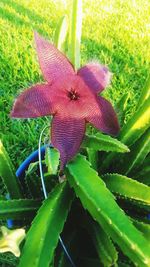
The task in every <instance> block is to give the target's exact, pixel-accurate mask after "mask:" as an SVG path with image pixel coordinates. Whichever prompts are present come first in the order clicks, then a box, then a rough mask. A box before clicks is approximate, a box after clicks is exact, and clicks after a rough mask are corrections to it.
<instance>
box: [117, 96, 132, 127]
mask: <svg viewBox="0 0 150 267" xmlns="http://www.w3.org/2000/svg"><path fill="white" fill-rule="evenodd" d="M129 98H130V92H129V93H126V94H124V95H123V96H122V97H121V98H120V100H119V102H118V103H117V104H116V106H115V110H116V112H117V115H118V118H119V122H120V125H121V126H122V125H123V124H124V120H125V113H126V109H127V105H128V100H129Z"/></svg>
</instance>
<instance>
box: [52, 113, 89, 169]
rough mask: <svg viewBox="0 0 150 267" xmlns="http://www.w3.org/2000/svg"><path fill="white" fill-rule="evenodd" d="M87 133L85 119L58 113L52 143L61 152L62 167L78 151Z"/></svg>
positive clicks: (54, 121) (55, 117) (53, 128)
mask: <svg viewBox="0 0 150 267" xmlns="http://www.w3.org/2000/svg"><path fill="white" fill-rule="evenodd" d="M84 133H85V120H83V119H77V118H73V117H72V118H71V117H70V118H69V117H64V116H63V115H60V114H56V115H55V116H54V118H53V121H52V130H51V138H52V145H53V146H54V147H56V148H57V149H58V150H59V152H60V159H61V169H63V168H64V166H65V164H66V163H67V162H68V161H69V160H70V159H71V158H72V157H73V156H74V155H75V154H76V153H77V152H78V150H79V148H80V144H81V142H82V140H83V137H84Z"/></svg>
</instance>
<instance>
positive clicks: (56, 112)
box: [11, 33, 119, 168]
mask: <svg viewBox="0 0 150 267" xmlns="http://www.w3.org/2000/svg"><path fill="white" fill-rule="evenodd" d="M35 42H36V49H37V53H38V58H39V63H40V67H41V70H42V73H43V76H44V79H45V80H46V83H45V84H36V85H34V86H32V87H31V88H29V89H28V90H26V91H25V92H23V93H22V94H21V95H20V96H19V97H18V98H17V99H16V101H15V103H14V106H13V109H12V112H11V116H12V117H13V118H35V117H41V116H47V115H53V120H52V127H51V141H52V145H53V146H54V147H56V148H57V149H58V150H59V152H60V158H61V168H63V167H64V165H65V164H66V163H67V161H69V160H70V159H71V158H72V157H73V156H74V155H75V154H76V153H77V151H78V150H79V147H80V144H81V142H82V140H83V137H84V133H85V125H86V123H87V122H89V123H91V124H92V125H93V126H95V127H96V128H97V129H99V130H101V131H102V132H104V133H108V134H111V135H117V133H118V131H119V124H118V120H117V116H116V114H115V111H114V109H113V107H112V105H111V104H110V103H109V102H108V101H107V100H106V99H104V98H103V97H101V96H98V93H100V92H102V91H103V90H104V88H105V87H106V86H107V85H108V83H109V81H110V76H111V75H110V72H109V71H108V69H107V68H106V67H105V66H103V65H100V64H98V63H88V64H87V65H85V66H84V67H82V68H80V69H79V70H78V71H77V72H75V70H74V67H73V66H72V64H71V63H70V62H69V60H68V59H67V57H66V56H65V55H64V54H62V53H61V52H60V51H59V50H58V49H57V48H56V47H55V46H54V45H52V44H51V43H49V42H48V41H47V40H45V39H44V38H42V37H40V36H39V35H38V33H35Z"/></svg>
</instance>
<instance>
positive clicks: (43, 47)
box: [35, 32, 75, 83]
mask: <svg viewBox="0 0 150 267" xmlns="http://www.w3.org/2000/svg"><path fill="white" fill-rule="evenodd" d="M35 42H36V49H37V53H38V58H39V63H40V67H41V70H42V72H43V76H44V78H45V80H46V81H48V82H49V83H52V82H55V81H57V80H58V79H59V80H62V81H63V80H65V79H68V78H69V76H70V75H74V74H75V72H74V69H73V66H72V64H71V63H70V62H69V60H68V59H67V57H66V56H65V55H64V54H62V53H61V52H60V51H59V50H58V49H57V48H56V47H55V46H54V45H52V44H51V43H49V42H48V41H47V40H45V39H44V38H43V37H41V36H40V35H39V34H38V33H36V32H35Z"/></svg>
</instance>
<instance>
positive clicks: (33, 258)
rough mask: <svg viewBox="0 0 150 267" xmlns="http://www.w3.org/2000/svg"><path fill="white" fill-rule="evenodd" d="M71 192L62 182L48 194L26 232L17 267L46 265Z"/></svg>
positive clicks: (71, 195) (59, 230)
mask: <svg viewBox="0 0 150 267" xmlns="http://www.w3.org/2000/svg"><path fill="white" fill-rule="evenodd" d="M72 199H73V194H72V192H71V190H70V188H69V186H68V184H67V182H64V183H62V184H59V185H57V186H56V187H55V188H54V190H53V191H52V192H51V193H50V194H49V197H48V199H46V200H45V201H44V203H43V205H42V206H41V208H40V209H39V211H38V214H37V216H36V217H35V218H34V220H33V223H32V226H31V228H30V230H29V232H28V233H27V239H26V243H25V246H24V248H23V252H22V257H21V260H20V264H19V267H26V266H30V267H43V266H44V267H48V266H49V264H50V262H51V261H52V259H53V255H54V250H55V248H56V246H57V243H58V240H59V235H60V233H61V231H62V229H63V226H64V223H65V221H66V218H67V215H68V212H69V210H70V206H71V202H72Z"/></svg>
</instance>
